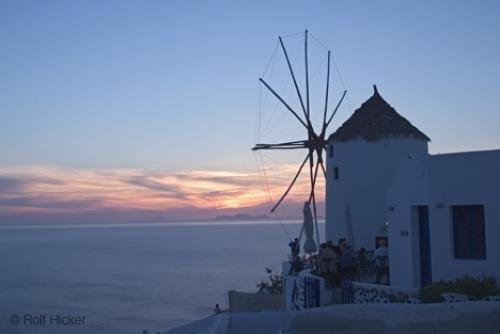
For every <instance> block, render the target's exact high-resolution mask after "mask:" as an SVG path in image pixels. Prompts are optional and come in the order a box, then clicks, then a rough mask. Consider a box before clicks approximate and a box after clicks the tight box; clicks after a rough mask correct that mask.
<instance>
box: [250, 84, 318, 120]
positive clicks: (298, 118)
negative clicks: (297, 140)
mask: <svg viewBox="0 0 500 334" xmlns="http://www.w3.org/2000/svg"><path fill="white" fill-rule="evenodd" d="M259 81H260V82H262V83H263V84H264V86H266V88H267V89H268V90H269V91H270V92H271V93H272V94H273V95H274V96H275V97H276V98H277V99H278V100H279V101H280V102H281V103H282V104H283V105H284V106H285V108H287V109H288V110H289V111H290V112H291V113H292V114H293V115H294V116H295V118H297V120H298V121H299V122H300V123H301V124H302V125H303V126H304V127H305V128H306V129H309V128H308V126H307V124H306V123H304V121H303V120H302V118H300V117H299V115H297V113H296V112H295V110H293V109H292V107H290V106H289V105H288V103H286V102H285V100H283V98H282V97H281V96H279V94H278V93H276V92H275V91H274V89H272V88H271V86H269V85H268V84H267V82H265V81H264V79H262V78H260V79H259Z"/></svg>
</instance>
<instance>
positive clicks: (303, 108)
mask: <svg viewBox="0 0 500 334" xmlns="http://www.w3.org/2000/svg"><path fill="white" fill-rule="evenodd" d="M278 41H279V45H280V47H281V49H282V51H283V55H284V58H285V60H286V64H287V67H288V71H289V73H290V76H291V78H292V80H293V84H294V87H295V92H296V94H297V97H298V99H299V102H300V110H299V111H297V110H294V109H293V108H292V107H291V106H290V103H288V102H287V101H285V99H284V98H283V97H282V96H280V94H279V93H278V92H276V90H275V89H273V88H272V87H271V86H270V85H269V84H268V83H267V82H266V81H265V80H264V79H263V78H259V82H260V83H261V84H262V85H263V86H264V87H265V88H266V89H267V90H269V92H270V93H272V95H273V96H274V97H275V98H276V99H277V100H278V101H279V102H280V103H281V105H282V106H283V107H284V108H285V109H286V110H287V111H288V112H289V113H290V116H293V117H294V118H295V119H296V120H297V121H298V122H299V123H300V124H301V125H302V127H303V129H304V130H305V131H306V134H307V136H306V139H303V140H295V141H288V142H281V143H257V144H255V146H254V147H253V148H252V150H253V151H259V150H305V151H306V156H305V158H304V160H303V161H302V163H301V164H300V166H299V168H298V171H297V173H296V174H295V176H294V177H293V178H292V180H291V182H290V184H289V185H288V187H287V188H286V190H285V191H284V193H283V194H282V195H281V197H280V198H279V200H278V201H277V202H276V203H275V204H274V205H273V206H272V208H271V213H273V212H275V211H276V209H277V208H278V207H279V206H280V204H281V203H282V202H283V201H284V200H285V198H286V197H287V195H288V194H289V192H290V191H291V190H292V188H293V186H294V185H295V183H296V181H297V179H298V177H299V176H300V174H301V173H302V170H303V169H304V166H305V165H306V164H307V163H308V164H309V176H310V177H309V178H310V190H309V197H308V198H307V201H306V203H309V206H310V205H311V204H312V209H313V210H312V211H313V219H314V225H315V230H316V239H317V240H316V241H317V243H318V244H319V232H318V215H317V208H316V195H315V186H316V181H317V179H318V173H319V168H320V167H321V170H322V174H323V175H324V177H325V179H326V170H325V166H324V162H323V151H325V152H326V146H327V138H326V133H327V130H328V126H329V125H330V124H331V122H332V119H333V117H334V116H335V113H336V112H337V110H338V109H339V107H340V105H341V104H342V101H343V100H344V98H345V96H346V94H347V91H346V90H344V91H343V93H342V96H341V97H340V99H339V101H338V102H337V104H336V106H335V108H333V110H332V112H331V114H330V115H328V114H329V111H328V96H329V92H328V90H329V87H330V57H331V55H330V54H331V52H330V50H328V52H327V73H326V89H325V91H326V92H325V102H324V109H323V117H322V123H321V126H320V129H318V130H316V129H314V126H313V122H312V120H311V110H310V100H309V62H308V31H307V30H306V31H305V32H304V60H305V64H304V65H305V99H304V94H303V92H301V90H300V88H299V85H298V82H297V78H296V76H295V72H294V69H293V66H292V64H291V61H290V57H289V55H288V52H287V49H286V47H285V44H284V43H283V39H282V37H281V36H279V37H278ZM304 100H305V101H304ZM303 231H304V226H302V230H301V232H300V236H299V240H300V238H301V236H302V232H303Z"/></svg>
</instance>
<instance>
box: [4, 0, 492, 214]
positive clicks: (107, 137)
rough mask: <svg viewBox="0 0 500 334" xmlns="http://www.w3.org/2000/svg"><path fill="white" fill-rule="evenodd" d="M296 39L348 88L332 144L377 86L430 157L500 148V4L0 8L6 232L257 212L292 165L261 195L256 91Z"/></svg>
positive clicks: (274, 171)
mask: <svg viewBox="0 0 500 334" xmlns="http://www.w3.org/2000/svg"><path fill="white" fill-rule="evenodd" d="M304 29H309V31H311V33H313V34H314V36H315V37H317V38H318V39H319V40H320V41H321V43H322V44H324V45H326V46H328V47H329V48H331V49H332V50H333V54H334V59H335V63H336V64H337V65H338V68H339V69H340V72H341V75H342V79H343V83H344V84H345V87H346V89H347V90H348V100H347V101H346V103H345V104H344V106H343V109H341V110H340V112H339V114H338V117H336V119H335V124H334V125H333V128H332V129H331V130H332V131H333V130H334V129H335V128H336V127H338V126H339V125H340V124H342V122H343V121H345V120H346V119H347V118H348V117H349V116H350V114H351V113H352V112H353V111H354V110H355V109H356V108H357V107H359V105H360V104H361V103H362V102H363V101H364V100H366V99H367V98H369V96H370V95H371V94H372V84H377V86H378V88H379V91H380V92H381V94H382V96H383V97H384V98H385V99H386V100H387V101H388V102H389V103H390V104H391V105H392V106H394V107H395V108H396V110H397V111H398V112H399V113H401V114H402V115H403V116H404V117H406V118H407V119H409V120H410V121H411V122H412V123H413V124H414V125H415V126H417V127H418V128H419V129H421V130H422V131H423V132H425V133H426V134H427V135H428V136H429V137H430V138H431V139H432V142H431V144H430V150H431V152H433V153H444V152H452V151H466V150H481V149H493V148H499V147H500V131H498V124H500V110H499V107H498V105H499V104H498V101H497V99H498V97H499V96H500V94H499V93H500V80H499V78H500V66H499V65H500V64H499V59H500V33H499V32H500V2H498V1H481V2H471V1H440V2H439V3H437V2H435V1H419V2H406V3H405V4H403V3H402V2H401V1H381V2H373V1H349V2H348V1H343V2H340V1H273V2H271V1H249V2H245V3H244V2H241V1H204V2H202V1H79V2H77V1H2V2H0V41H1V43H0V143H1V144H2V145H1V148H0V223H10V222H39V221H40V222H71V221H89V222H90V221H92V222H99V221H156V220H189V219H207V218H211V217H215V216H217V215H220V214H235V213H240V212H243V213H250V214H264V213H266V212H267V211H268V209H269V208H270V203H271V202H272V201H273V200H275V199H276V198H277V197H278V196H279V194H280V192H282V191H283V190H284V189H285V187H286V186H287V184H288V182H289V180H290V179H291V178H292V177H293V175H294V173H295V171H296V168H297V167H298V164H299V163H300V162H301V159H300V156H298V155H281V156H280V157H278V158H277V159H276V160H272V161H271V160H268V161H266V168H267V169H268V170H267V173H266V176H267V177H268V178H269V180H268V185H269V188H266V186H265V184H266V182H265V180H263V173H262V170H261V167H262V166H261V165H260V164H259V163H258V161H256V157H255V156H254V155H253V154H252V152H251V151H250V148H251V147H252V146H253V144H255V127H256V125H255V124H256V119H257V114H258V113H257V110H256V109H257V108H256V105H258V103H259V101H258V99H259V97H258V96H259V89H258V83H257V80H258V78H259V76H261V75H262V73H263V72H264V70H265V68H266V65H267V63H268V61H269V59H270V56H271V55H272V53H273V49H274V47H275V45H276V39H277V36H278V35H290V34H294V33H297V32H301V31H304ZM293 42H294V41H293V40H292V39H290V43H293ZM280 56H281V55H279V54H278V56H277V57H280ZM277 59H278V60H277V61H283V59H280V58H277ZM335 80H337V81H334V84H335V85H337V86H334V88H335V89H337V90H336V92H337V93H338V92H339V90H338V88H339V87H340V84H339V83H338V82H339V81H338V80H339V78H336V79H335ZM304 135H305V134H301V133H298V134H297V136H298V137H297V139H302V137H303V136H304ZM306 189H307V177H305V178H301V179H300V180H299V184H298V186H297V190H296V191H294V192H293V193H292V194H291V197H290V202H289V203H287V204H286V205H285V206H287V207H286V208H284V211H283V215H285V216H289V215H300V211H299V210H298V208H299V207H298V205H294V203H300V202H302V201H303V199H304V197H306V196H307V195H306ZM268 190H269V193H268ZM318 190H319V192H320V194H321V195H322V194H323V188H322V185H320V187H319V189H318Z"/></svg>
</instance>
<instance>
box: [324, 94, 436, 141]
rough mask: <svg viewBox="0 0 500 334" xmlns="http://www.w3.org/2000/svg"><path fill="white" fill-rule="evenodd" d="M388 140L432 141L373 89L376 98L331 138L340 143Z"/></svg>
mask: <svg viewBox="0 0 500 334" xmlns="http://www.w3.org/2000/svg"><path fill="white" fill-rule="evenodd" d="M387 138H412V139H418V140H424V141H430V139H429V137H427V136H426V135H425V134H424V133H423V132H422V131H420V130H419V129H417V128H416V127H415V126H413V125H412V124H411V123H410V122H409V121H408V120H407V119H406V118H404V117H403V116H401V115H400V114H398V113H397V112H396V110H395V109H394V108H393V107H391V105H390V104H389V103H387V102H386V101H385V100H384V99H383V98H382V96H380V94H379V92H378V90H377V86H375V85H373V95H372V96H371V97H370V98H369V99H368V100H366V101H365V102H364V103H363V104H362V105H361V107H359V108H358V109H357V110H356V111H355V112H354V113H353V114H352V116H351V117H350V118H349V119H348V120H347V121H345V122H344V124H342V126H341V127H339V128H338V129H337V131H335V132H334V133H333V134H331V135H330V137H329V138H328V139H329V140H334V141H337V142H343V141H350V140H360V139H361V140H366V141H370V142H373V141H377V140H380V139H387Z"/></svg>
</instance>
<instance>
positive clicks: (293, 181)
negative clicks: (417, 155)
mask: <svg viewBox="0 0 500 334" xmlns="http://www.w3.org/2000/svg"><path fill="white" fill-rule="evenodd" d="M310 156H311V153H310V152H309V154H307V156H306V158H305V159H304V161H303V162H302V165H300V167H299V170H298V171H297V174H295V177H294V178H293V180H292V182H291V183H290V185H289V186H288V188H287V189H286V191H285V193H284V194H283V195H282V196H281V198H280V199H279V201H278V202H277V203H276V204H275V205H274V206H273V208H272V209H271V212H274V211H275V210H276V209H277V208H278V206H279V205H280V204H281V202H283V200H284V199H285V197H286V196H287V195H288V193H289V192H290V190H291V189H292V187H293V185H294V184H295V181H297V178H298V177H299V175H300V173H301V172H302V168H304V165H305V164H306V162H307V160H309V157H310Z"/></svg>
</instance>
